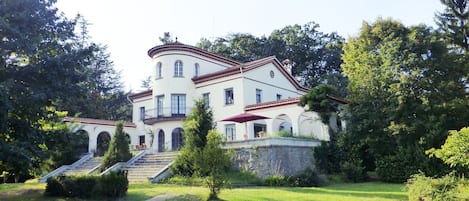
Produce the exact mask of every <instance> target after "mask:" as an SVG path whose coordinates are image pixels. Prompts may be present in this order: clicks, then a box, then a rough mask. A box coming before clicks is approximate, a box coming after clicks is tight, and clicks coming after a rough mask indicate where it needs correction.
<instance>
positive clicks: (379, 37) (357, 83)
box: [342, 19, 469, 181]
mask: <svg viewBox="0 0 469 201" xmlns="http://www.w3.org/2000/svg"><path fill="white" fill-rule="evenodd" d="M441 38H442V36H441V35H440V34H439V33H437V32H435V31H434V30H432V29H431V28H429V27H426V26H424V25H421V26H415V27H405V26H404V25H402V24H401V23H399V22H395V21H392V20H383V19H378V20H377V21H376V22H374V23H373V24H369V23H364V24H363V26H362V28H361V30H360V34H359V36H358V37H355V38H351V39H350V40H349V41H348V43H347V44H346V45H345V46H344V55H343V60H344V64H343V65H342V68H343V70H344V73H345V74H346V75H347V76H348V78H349V80H350V83H349V85H348V89H349V92H350V94H349V96H348V99H349V100H351V101H352V102H353V104H351V105H350V113H351V119H350V121H349V124H348V125H349V129H350V132H349V136H351V137H348V136H346V137H344V142H345V143H344V144H346V148H344V149H345V150H349V151H350V152H348V153H350V154H352V156H350V157H358V158H361V159H362V160H363V162H364V164H363V165H365V166H366V167H367V169H368V170H372V169H374V168H375V167H374V165H375V164H381V165H383V164H392V163H387V162H385V161H386V160H387V159H392V160H393V161H402V162H403V163H405V162H406V161H407V162H410V161H408V160H414V161H412V163H413V164H418V165H416V166H414V168H413V169H412V170H406V172H405V173H403V174H399V175H403V177H401V178H399V179H398V180H400V181H402V180H405V179H407V177H408V176H409V175H411V174H413V173H416V172H417V171H418V170H422V171H425V172H426V173H427V174H429V175H432V174H438V173H442V172H444V171H443V170H444V169H445V168H444V166H443V165H442V163H439V162H438V161H436V160H429V159H428V158H427V157H425V155H424V150H425V149H429V148H431V147H435V146H440V145H441V144H442V143H443V142H444V139H445V138H446V135H447V134H446V133H447V130H450V129H460V128H462V127H463V126H465V124H466V122H465V119H467V118H468V114H467V113H465V112H463V111H467V110H468V109H469V105H468V103H469V100H467V96H466V92H465V86H464V82H463V77H464V75H465V74H466V73H465V70H464V68H463V65H464V64H463V63H462V62H461V60H460V59H459V56H458V54H456V53H454V52H451V51H449V49H448V48H447V47H448V46H447V44H446V43H444V42H443V40H441ZM347 147H348V148H347ZM396 147H397V149H396ZM389 156H393V157H397V159H396V160H394V158H393V157H389ZM383 160H384V162H383ZM415 160H419V162H416V161H415ZM379 161H381V162H379ZM394 165H395V164H394ZM394 167H396V166H394ZM397 167H398V166H397ZM379 168H381V169H383V170H386V171H383V172H382V173H390V172H392V171H389V170H390V169H389V168H392V167H390V166H389V167H387V166H382V167H379ZM400 170H403V169H400ZM381 176H384V175H381ZM395 181H397V180H395Z"/></svg>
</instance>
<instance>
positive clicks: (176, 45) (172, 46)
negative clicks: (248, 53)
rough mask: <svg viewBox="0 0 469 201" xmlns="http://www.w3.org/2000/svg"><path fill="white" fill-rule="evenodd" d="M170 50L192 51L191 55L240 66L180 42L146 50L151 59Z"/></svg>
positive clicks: (228, 59)
mask: <svg viewBox="0 0 469 201" xmlns="http://www.w3.org/2000/svg"><path fill="white" fill-rule="evenodd" d="M171 49H179V50H188V51H192V52H193V53H199V54H202V55H204V54H205V55H204V56H208V57H212V58H213V59H215V60H218V61H221V62H224V63H227V64H230V65H239V64H241V62H239V61H236V60H233V59H231V58H228V57H224V56H221V55H218V54H216V53H213V52H210V51H207V50H204V49H202V48H199V47H196V46H192V45H187V44H184V43H181V42H174V43H168V44H163V45H157V46H154V47H152V48H150V49H149V50H148V52H147V54H148V56H150V57H153V56H154V55H155V54H157V53H158V52H161V51H165V50H171Z"/></svg>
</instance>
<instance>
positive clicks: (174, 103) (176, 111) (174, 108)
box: [171, 94, 186, 116]
mask: <svg viewBox="0 0 469 201" xmlns="http://www.w3.org/2000/svg"><path fill="white" fill-rule="evenodd" d="M171 114H172V115H173V116H179V115H185V114H186V95H185V94H172V95H171Z"/></svg>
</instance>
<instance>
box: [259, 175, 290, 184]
mask: <svg viewBox="0 0 469 201" xmlns="http://www.w3.org/2000/svg"><path fill="white" fill-rule="evenodd" d="M288 179H289V178H288V177H285V176H280V175H274V176H268V177H266V178H265V179H264V182H263V185H264V186H289V181H288Z"/></svg>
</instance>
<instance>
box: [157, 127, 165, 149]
mask: <svg viewBox="0 0 469 201" xmlns="http://www.w3.org/2000/svg"><path fill="white" fill-rule="evenodd" d="M158 152H164V131H163V130H160V132H158Z"/></svg>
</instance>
